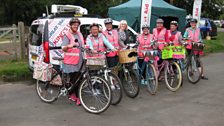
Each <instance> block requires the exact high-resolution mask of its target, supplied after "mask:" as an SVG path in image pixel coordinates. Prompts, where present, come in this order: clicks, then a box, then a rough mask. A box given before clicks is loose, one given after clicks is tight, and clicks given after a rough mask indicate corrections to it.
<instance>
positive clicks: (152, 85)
mask: <svg viewBox="0 0 224 126" xmlns="http://www.w3.org/2000/svg"><path fill="white" fill-rule="evenodd" d="M145 72H146V75H147V76H146V77H149V78H146V79H147V90H148V92H149V93H150V94H151V95H155V94H156V92H157V90H158V78H157V74H156V73H157V72H156V69H155V67H154V65H152V64H150V63H149V64H148V69H147V70H146V71H145ZM149 72H151V75H149ZM151 76H152V77H151ZM151 79H153V81H151Z"/></svg>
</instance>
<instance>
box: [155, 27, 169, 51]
mask: <svg viewBox="0 0 224 126" xmlns="http://www.w3.org/2000/svg"><path fill="white" fill-rule="evenodd" d="M165 35H166V28H163V29H162V30H161V31H160V33H158V30H157V28H154V29H153V40H155V41H157V42H166V38H165ZM163 48H164V44H160V45H159V49H160V50H162V49H163Z"/></svg>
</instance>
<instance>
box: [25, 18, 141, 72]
mask: <svg viewBox="0 0 224 126" xmlns="http://www.w3.org/2000/svg"><path fill="white" fill-rule="evenodd" d="M73 15H74V14H73ZM72 17H74V16H71V15H68V14H67V15H55V16H53V17H46V18H39V19H37V20H34V21H33V22H32V24H31V36H32V37H31V38H32V40H31V42H30V43H29V68H30V69H31V70H33V65H34V62H35V61H36V59H37V57H38V56H36V55H35V54H38V55H40V54H41V53H42V47H41V44H42V43H43V31H44V24H45V22H46V21H47V20H48V31H49V32H48V33H49V45H50V47H60V46H61V44H62V38H63V36H64V33H65V31H67V30H68V29H69V21H70V20H71V18H72ZM77 18H79V20H80V21H81V25H80V27H79V31H80V32H81V33H82V34H83V36H84V38H86V37H87V36H88V35H89V29H90V25H91V24H92V23H98V24H99V25H100V26H101V27H102V29H103V30H105V29H106V28H105V26H104V20H105V18H98V17H86V16H83V17H81V16H80V15H79V17H77ZM118 25H119V22H118V21H115V20H114V21H113V27H114V28H118ZM128 30H129V32H130V40H132V41H133V43H134V41H135V37H136V35H137V33H136V32H135V31H134V30H133V29H132V28H131V27H128ZM55 56H56V57H57V56H58V57H62V56H63V52H62V50H50V63H52V64H55V65H57V64H59V63H58V62H57V61H55V60H53V59H52V57H55Z"/></svg>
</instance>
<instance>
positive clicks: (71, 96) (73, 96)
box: [69, 94, 78, 102]
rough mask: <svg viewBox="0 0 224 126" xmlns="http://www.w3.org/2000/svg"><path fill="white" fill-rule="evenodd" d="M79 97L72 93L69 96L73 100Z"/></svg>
mask: <svg viewBox="0 0 224 126" xmlns="http://www.w3.org/2000/svg"><path fill="white" fill-rule="evenodd" d="M77 99H78V98H77V97H76V95H75V94H71V95H70V97H69V100H72V101H74V102H75V101H76V100H77Z"/></svg>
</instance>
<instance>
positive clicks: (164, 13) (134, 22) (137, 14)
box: [108, 0, 186, 32]
mask: <svg viewBox="0 0 224 126" xmlns="http://www.w3.org/2000/svg"><path fill="white" fill-rule="evenodd" d="M108 16H109V17H111V18H113V19H115V20H123V19H124V20H127V22H128V25H129V26H131V27H132V28H133V29H135V30H136V31H137V32H139V30H140V22H141V0H130V1H128V2H126V3H124V4H121V5H118V6H115V7H110V8H109V11H108ZM185 17H186V10H184V9H181V8H178V7H175V6H173V5H170V4H168V3H166V2H165V1H163V0H152V15H151V24H150V26H151V29H152V28H154V27H155V25H156V19H158V18H163V19H164V21H165V23H164V24H165V26H166V27H169V23H170V21H172V20H177V21H178V22H179V30H181V31H183V30H184V27H185Z"/></svg>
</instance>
